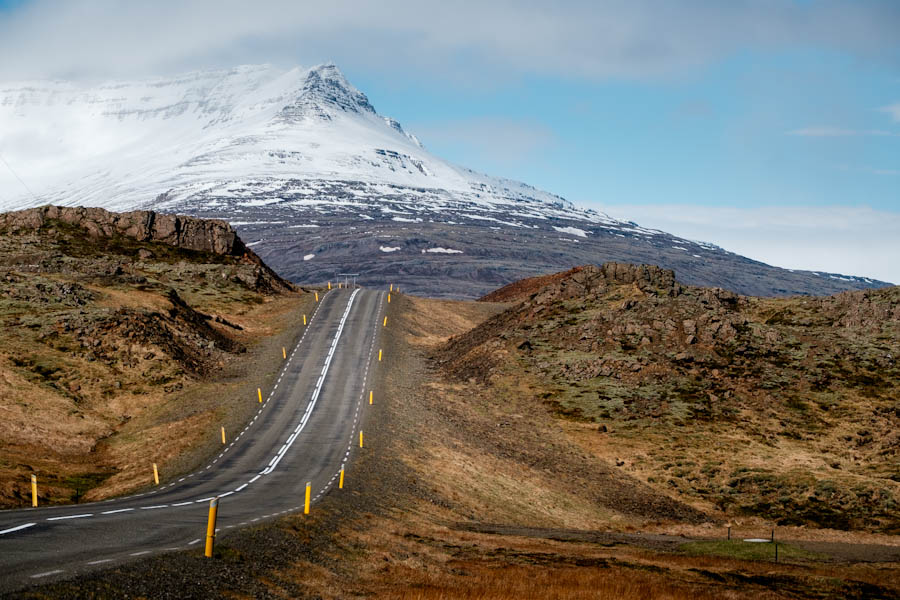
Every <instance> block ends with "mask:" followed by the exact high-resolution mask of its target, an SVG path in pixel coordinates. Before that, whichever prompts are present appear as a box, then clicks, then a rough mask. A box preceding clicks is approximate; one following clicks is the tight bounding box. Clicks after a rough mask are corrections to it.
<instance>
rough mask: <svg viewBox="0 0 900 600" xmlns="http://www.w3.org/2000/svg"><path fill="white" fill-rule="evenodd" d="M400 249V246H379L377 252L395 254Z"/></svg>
mask: <svg viewBox="0 0 900 600" xmlns="http://www.w3.org/2000/svg"><path fill="white" fill-rule="evenodd" d="M399 249H400V246H381V247H380V248H379V250H381V251H382V252H396V251H397V250H399Z"/></svg>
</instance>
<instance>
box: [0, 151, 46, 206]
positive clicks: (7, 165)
mask: <svg viewBox="0 0 900 600" xmlns="http://www.w3.org/2000/svg"><path fill="white" fill-rule="evenodd" d="M0 162H2V163H3V164H4V165H6V168H7V169H9V172H10V173H12V174H13V177H15V178H16V179H17V180H18V181H19V183H21V184H22V187H23V188H25V189H26V190H28V193H29V194H31V197H32V198H34V200H35V201H36V202H39V200H38V197H37V196H36V195H35V193H34V192H32V191H31V188H30V187H28V186H27V185H26V184H25V182H24V181H22V178H21V177H19V175H18V173H16V172H15V171H13V168H12V167H11V166H9V163H8V162H6V159H5V158H3V155H2V154H0Z"/></svg>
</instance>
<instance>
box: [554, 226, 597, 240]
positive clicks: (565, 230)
mask: <svg viewBox="0 0 900 600" xmlns="http://www.w3.org/2000/svg"><path fill="white" fill-rule="evenodd" d="M553 229H555V230H556V231H558V232H560V233H568V234H570V235H577V236H578V237H587V236H588V234H589V233H590V231H585V230H584V229H578V228H577V227H557V226H556V225H554V226H553Z"/></svg>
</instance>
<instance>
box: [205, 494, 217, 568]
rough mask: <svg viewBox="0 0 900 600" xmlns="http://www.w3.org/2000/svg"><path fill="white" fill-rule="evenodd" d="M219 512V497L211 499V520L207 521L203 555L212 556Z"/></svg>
mask: <svg viewBox="0 0 900 600" xmlns="http://www.w3.org/2000/svg"><path fill="white" fill-rule="evenodd" d="M218 512H219V497H218V496H216V497H215V498H213V499H212V500H210V501H209V520H208V521H207V522H206V551H205V552H204V553H203V555H204V556H205V557H206V558H212V555H213V545H214V544H215V542H216V514H217V513H218Z"/></svg>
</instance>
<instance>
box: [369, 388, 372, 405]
mask: <svg viewBox="0 0 900 600" xmlns="http://www.w3.org/2000/svg"><path fill="white" fill-rule="evenodd" d="M369 404H372V390H369Z"/></svg>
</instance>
